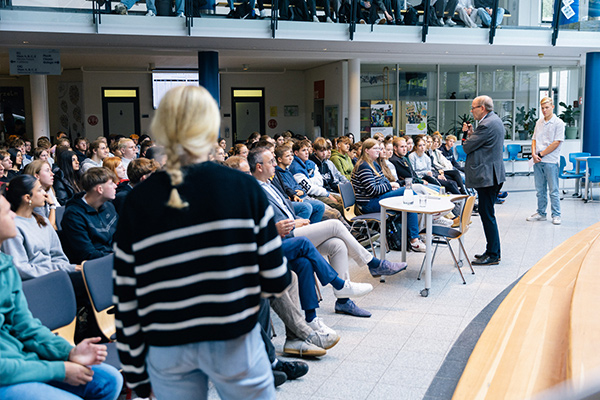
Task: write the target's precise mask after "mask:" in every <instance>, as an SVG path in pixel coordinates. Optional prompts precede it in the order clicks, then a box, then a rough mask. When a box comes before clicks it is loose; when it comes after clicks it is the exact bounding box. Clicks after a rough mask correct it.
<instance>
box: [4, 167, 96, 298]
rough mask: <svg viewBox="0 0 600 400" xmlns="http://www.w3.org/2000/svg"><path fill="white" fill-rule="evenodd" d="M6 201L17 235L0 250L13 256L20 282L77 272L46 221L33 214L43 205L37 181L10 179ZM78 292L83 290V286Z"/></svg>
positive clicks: (27, 177)
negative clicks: (60, 271) (54, 273)
mask: <svg viewBox="0 0 600 400" xmlns="http://www.w3.org/2000/svg"><path fill="white" fill-rule="evenodd" d="M46 166H48V164H46ZM6 199H7V200H8V202H9V203H10V208H11V210H12V211H14V212H15V213H16V215H17V216H16V218H15V224H16V227H17V235H16V236H15V237H14V238H11V239H7V240H5V241H4V242H3V243H2V251H3V252H4V253H6V254H8V255H10V256H12V257H13V262H14V264H15V267H16V268H17V270H18V271H19V275H20V276H21V279H23V280H25V279H31V278H36V277H38V276H42V275H46V274H47V273H49V272H52V271H56V270H63V271H67V272H75V271H76V270H77V271H79V270H80V268H79V266H76V265H74V264H71V263H70V262H69V260H68V259H67V256H65V253H64V252H63V250H62V247H61V243H60V240H59V238H58V235H57V234H56V231H55V230H54V228H53V227H52V225H51V224H50V221H48V219H47V218H45V217H43V216H41V215H39V214H37V213H36V212H35V211H34V209H36V208H38V207H43V206H44V205H45V203H46V191H45V190H44V188H43V187H42V184H41V183H40V181H39V180H38V179H36V178H35V177H33V176H31V175H27V174H25V175H21V176H18V177H16V178H14V179H13V180H11V182H10V184H9V187H8V190H7V191H6ZM82 283H83V282H82ZM80 289H82V290H83V291H85V289H84V288H83V287H81V288H80Z"/></svg>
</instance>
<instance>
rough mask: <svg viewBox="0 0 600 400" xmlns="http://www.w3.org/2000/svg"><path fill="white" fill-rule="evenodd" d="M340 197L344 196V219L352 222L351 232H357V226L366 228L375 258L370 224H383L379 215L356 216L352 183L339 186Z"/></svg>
mask: <svg viewBox="0 0 600 400" xmlns="http://www.w3.org/2000/svg"><path fill="white" fill-rule="evenodd" d="M338 188H339V191H340V195H341V196H342V205H343V206H344V218H346V219H347V220H348V221H350V222H351V224H352V225H351V230H352V231H354V230H357V227H356V225H357V224H358V225H360V226H362V227H363V228H364V230H365V231H366V233H367V237H368V238H369V244H370V245H371V252H373V257H375V248H374V246H373V237H372V236H371V230H370V229H369V222H375V223H377V224H380V223H381V219H380V216H379V213H370V214H362V215H356V212H355V210H354V207H355V205H356V197H355V195H354V188H353V187H352V184H351V183H350V182H348V183H340V184H339V185H338Z"/></svg>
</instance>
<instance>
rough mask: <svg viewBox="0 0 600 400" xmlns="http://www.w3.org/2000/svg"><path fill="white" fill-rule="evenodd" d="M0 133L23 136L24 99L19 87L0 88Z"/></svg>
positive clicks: (21, 89)
mask: <svg viewBox="0 0 600 400" xmlns="http://www.w3.org/2000/svg"><path fill="white" fill-rule="evenodd" d="M0 133H5V134H6V135H24V134H25V97H24V96H23V88H22V87H20V86H0ZM6 137H8V136H6ZM6 137H5V138H6Z"/></svg>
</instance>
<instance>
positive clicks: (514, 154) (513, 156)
mask: <svg viewBox="0 0 600 400" xmlns="http://www.w3.org/2000/svg"><path fill="white" fill-rule="evenodd" d="M506 152H507V153H508V157H507V158H505V159H504V161H510V162H511V163H512V172H511V176H515V162H517V161H529V159H527V158H522V157H519V153H520V152H521V145H520V144H509V145H506ZM529 174H530V172H527V175H529Z"/></svg>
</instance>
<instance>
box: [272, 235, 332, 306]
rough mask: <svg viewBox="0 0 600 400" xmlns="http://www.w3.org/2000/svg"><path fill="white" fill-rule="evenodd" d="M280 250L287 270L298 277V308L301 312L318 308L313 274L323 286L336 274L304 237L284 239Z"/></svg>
mask: <svg viewBox="0 0 600 400" xmlns="http://www.w3.org/2000/svg"><path fill="white" fill-rule="evenodd" d="M281 249H282V250H283V255H285V257H286V258H287V261H288V267H289V269H290V270H292V271H294V272H295V273H296V275H298V289H299V293H300V306H301V307H302V309H303V310H314V309H316V308H318V307H319V298H318V297H317V292H316V289H315V274H316V275H317V279H319V282H321V285H323V286H325V285H328V284H329V283H331V281H333V280H334V279H335V278H336V277H337V276H338V274H337V272H335V270H334V269H333V268H332V267H331V265H329V263H327V261H325V259H324V258H323V256H322V255H321V253H319V251H318V250H317V249H316V248H315V246H314V245H313V244H312V243H311V242H310V240H308V239H307V238H305V237H295V238H289V239H285V240H283V242H282V243H281Z"/></svg>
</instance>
